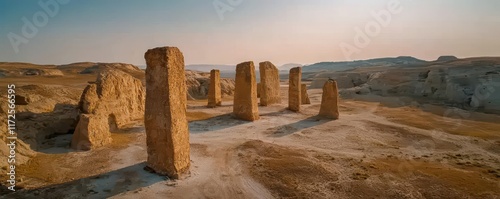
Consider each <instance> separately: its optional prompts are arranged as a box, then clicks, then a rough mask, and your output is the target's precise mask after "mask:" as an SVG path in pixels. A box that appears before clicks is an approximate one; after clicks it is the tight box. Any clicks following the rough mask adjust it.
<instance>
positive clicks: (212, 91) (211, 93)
mask: <svg viewBox="0 0 500 199" xmlns="http://www.w3.org/2000/svg"><path fill="white" fill-rule="evenodd" d="M221 104H222V95H221V87H220V71H219V70H212V71H210V87H209V88H208V107H210V108H215V107H217V106H220V105H221Z"/></svg>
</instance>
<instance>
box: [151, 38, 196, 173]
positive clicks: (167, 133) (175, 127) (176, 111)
mask: <svg viewBox="0 0 500 199" xmlns="http://www.w3.org/2000/svg"><path fill="white" fill-rule="evenodd" d="M145 59H146V64H147V68H146V93H147V94H146V113H145V118H144V125H145V127H146V134H147V146H148V150H147V151H148V160H147V164H148V167H149V168H151V169H153V170H154V171H155V172H156V173H158V174H161V175H167V176H169V177H170V178H174V179H177V178H179V177H180V175H182V174H183V173H185V172H186V171H187V170H189V167H190V164H191V163H190V146H189V130H188V122H187V117H186V109H187V101H186V79H185V78H186V77H185V72H184V56H183V54H182V52H181V51H180V50H179V49H178V48H176V47H160V48H155V49H150V50H148V51H147V52H146V54H145Z"/></svg>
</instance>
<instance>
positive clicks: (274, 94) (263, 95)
mask: <svg viewBox="0 0 500 199" xmlns="http://www.w3.org/2000/svg"><path fill="white" fill-rule="evenodd" d="M259 70H260V105H261V106H268V105H271V104H279V103H281V95H280V74H279V70H278V68H276V66H274V65H273V64H272V63H271V62H268V61H267V62H261V63H259Z"/></svg>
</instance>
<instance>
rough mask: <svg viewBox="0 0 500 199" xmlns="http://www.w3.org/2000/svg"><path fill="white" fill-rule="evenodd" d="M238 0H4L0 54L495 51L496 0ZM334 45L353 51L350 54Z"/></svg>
mask: <svg viewBox="0 0 500 199" xmlns="http://www.w3.org/2000/svg"><path fill="white" fill-rule="evenodd" d="M65 1H68V0H65ZM240 1H241V3H240V4H235V3H233V5H232V4H231V2H236V3H238V0H216V1H213V0H178V1H173V0H147V1H139V0H71V1H69V2H67V3H66V4H57V5H58V7H59V9H58V10H56V11H57V12H48V11H45V10H44V8H43V7H42V6H40V5H39V3H40V2H41V3H43V2H49V3H50V2H56V0H39V1H37V0H0V38H1V39H0V61H19V62H32V63H41V64H65V63H72V62H80V61H92V62H125V63H132V64H138V65H144V63H145V61H144V53H145V52H146V51H147V49H149V48H154V47H158V46H177V47H179V48H180V49H181V51H182V52H183V53H184V56H185V59H186V63H187V64H236V63H240V62H243V61H250V60H252V61H255V62H260V61H264V60H269V61H271V62H273V63H275V64H276V65H281V64H285V63H302V64H307V63H314V62H320V61H342V60H352V59H366V58H375V57H389V56H400V55H409V56H415V57H417V58H421V59H426V60H434V59H436V58H437V57H438V56H440V55H449V54H451V55H456V56H458V57H472V56H500V37H499V35H500V12H499V11H498V10H499V9H500V1H499V0H399V1H398V0H272V1H271V0H240ZM394 2H399V4H400V5H399V7H397V8H398V9H397V10H398V11H400V12H395V13H391V14H390V16H391V20H390V23H388V24H384V25H386V26H382V25H377V24H376V23H374V22H376V21H377V20H376V17H374V16H373V15H372V14H371V13H372V12H378V13H381V12H382V13H383V12H389V11H382V10H388V7H391V6H388V4H391V5H392V3H394ZM61 3H65V2H62V0H61ZM214 3H216V4H217V5H219V12H218V9H216V8H215V6H214ZM54 8H55V7H54V6H53V5H51V6H49V11H51V10H54ZM222 9H226V12H224V13H223V14H222V15H221V16H222V18H221V17H220V15H219V14H220V13H222V11H221V10H222ZM34 17H35V20H34V19H33V18H34ZM44 17H46V18H44ZM23 18H25V20H23ZM383 19H387V17H386V18H383ZM386 21H387V20H386ZM26 24H28V25H26ZM31 24H32V25H33V26H34V27H36V29H37V30H38V31H37V32H36V33H33V31H31V29H30V28H26V27H29V26H30V25H31ZM374 24H375V25H374ZM367 25H368V26H370V25H371V27H372V28H369V30H371V31H372V33H371V35H369V36H367V38H368V39H369V40H370V42H369V43H367V42H366V40H363V41H365V42H364V43H363V45H356V43H355V42H354V40H355V38H357V37H356V35H357V33H356V28H359V29H360V30H362V32H366V31H365V27H366V26H367ZM23 27H24V29H25V30H24V31H23ZM377 27H380V31H378V32H377V29H376V28H377ZM9 33H10V34H9ZM23 33H24V34H23ZM9 35H10V36H9ZM13 35H14V36H13ZM360 41H361V40H360ZM13 44H14V45H13ZM341 44H342V45H341ZM13 46H17V47H18V52H17V53H16V51H15V47H13ZM340 46H344V47H345V46H350V48H348V49H350V50H353V49H354V51H352V52H353V53H352V54H351V55H350V56H346V53H344V52H343V50H342V49H344V50H345V49H347V48H341V47H340Z"/></svg>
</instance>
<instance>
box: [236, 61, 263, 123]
mask: <svg viewBox="0 0 500 199" xmlns="http://www.w3.org/2000/svg"><path fill="white" fill-rule="evenodd" d="M233 114H234V116H235V117H236V118H238V119H242V120H247V121H255V120H258V119H259V118H260V117H259V110H258V103H257V82H256V80H255V66H254V64H253V62H244V63H241V64H238V65H237V66H236V85H235V91H234V106H233Z"/></svg>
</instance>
